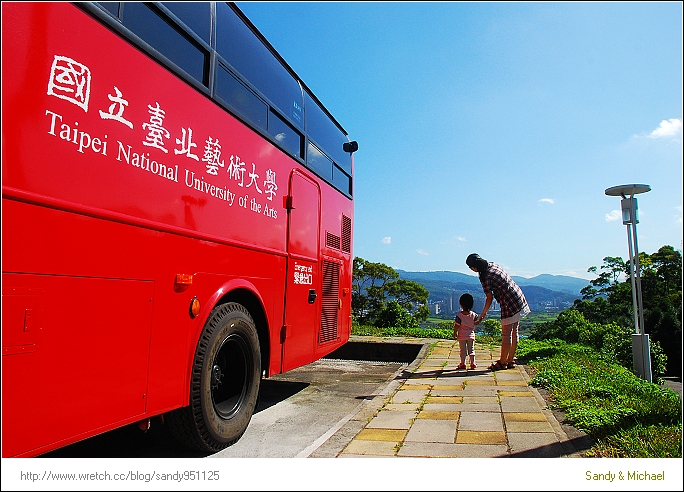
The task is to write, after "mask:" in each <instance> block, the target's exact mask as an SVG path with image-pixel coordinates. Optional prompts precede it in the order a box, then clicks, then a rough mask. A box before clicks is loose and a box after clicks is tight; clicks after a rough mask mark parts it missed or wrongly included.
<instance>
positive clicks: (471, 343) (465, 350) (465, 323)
mask: <svg viewBox="0 0 684 492" xmlns="http://www.w3.org/2000/svg"><path fill="white" fill-rule="evenodd" d="M458 303H459V304H460V305H461V312H460V313H458V314H457V315H456V319H455V320H454V340H458V343H459V345H460V348H461V363H460V364H459V365H458V369H465V368H466V365H465V358H466V354H467V355H469V356H470V368H471V369H475V368H476V367H477V364H475V321H476V320H477V318H478V316H477V314H475V313H474V312H472V311H471V309H473V296H471V295H470V294H463V295H462V296H461V297H460V298H459V300H458Z"/></svg>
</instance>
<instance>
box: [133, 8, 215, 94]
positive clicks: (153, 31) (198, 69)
mask: <svg viewBox="0 0 684 492" xmlns="http://www.w3.org/2000/svg"><path fill="white" fill-rule="evenodd" d="M122 11H123V12H122V17H123V18H122V22H123V25H124V26H126V27H127V28H129V29H130V30H131V31H133V32H134V33H135V34H137V35H138V36H140V37H141V38H142V39H143V40H144V41H145V42H147V43H148V44H150V45H151V46H152V47H153V48H154V49H156V50H157V51H159V52H160V53H161V54H162V55H164V56H165V57H167V58H168V59H169V60H171V61H172V62H173V63H175V64H176V65H178V66H179V67H180V68H181V69H183V70H184V71H185V72H187V73H188V74H189V75H190V76H191V77H193V78H194V79H196V80H197V81H199V82H200V83H201V84H202V85H204V86H208V82H209V70H208V66H209V64H208V61H209V54H208V53H207V52H206V51H205V50H203V49H201V48H200V47H199V46H197V45H196V44H195V43H194V42H192V41H191V40H190V39H188V38H187V37H185V36H184V35H182V34H181V33H180V32H179V31H178V30H176V29H175V28H174V27H173V26H171V25H169V24H168V23H167V21H166V20H165V19H163V18H162V17H160V15H159V14H158V13H157V12H156V11H153V10H152V9H151V8H150V7H147V6H146V5H145V4H143V3H138V2H125V3H124V4H123V9H122Z"/></svg>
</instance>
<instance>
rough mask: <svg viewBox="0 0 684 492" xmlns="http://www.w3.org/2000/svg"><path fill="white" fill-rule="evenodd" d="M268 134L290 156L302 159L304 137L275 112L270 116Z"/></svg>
mask: <svg viewBox="0 0 684 492" xmlns="http://www.w3.org/2000/svg"><path fill="white" fill-rule="evenodd" d="M268 133H269V135H271V136H272V137H273V138H275V140H276V142H278V143H279V144H280V145H281V146H282V147H283V148H285V149H286V150H287V151H288V152H289V153H290V154H292V155H293V156H295V157H299V158H300V159H301V157H302V135H301V134H300V133H299V132H298V131H296V130H295V129H294V128H292V127H291V126H290V125H288V124H287V122H285V121H283V120H282V119H281V118H280V116H278V115H277V114H276V113H275V112H273V111H271V112H270V113H269V114H268Z"/></svg>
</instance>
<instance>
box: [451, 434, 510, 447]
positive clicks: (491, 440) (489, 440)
mask: <svg viewBox="0 0 684 492" xmlns="http://www.w3.org/2000/svg"><path fill="white" fill-rule="evenodd" d="M456 443H457V444H500V445H502V446H505V445H506V433H505V432H503V431H501V432H490V431H469V430H464V431H461V430H459V431H458V432H457V433H456Z"/></svg>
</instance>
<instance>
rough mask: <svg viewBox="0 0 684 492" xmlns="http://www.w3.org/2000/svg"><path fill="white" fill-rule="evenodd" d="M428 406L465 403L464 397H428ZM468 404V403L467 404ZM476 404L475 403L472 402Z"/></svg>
mask: <svg viewBox="0 0 684 492" xmlns="http://www.w3.org/2000/svg"><path fill="white" fill-rule="evenodd" d="M425 403H426V404H440V403H441V404H450V403H464V401H463V397H462V396H436V395H435V396H432V394H430V396H428V398H427V400H426V401H425ZM465 403H468V402H465ZM472 403H474V402H472Z"/></svg>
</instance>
